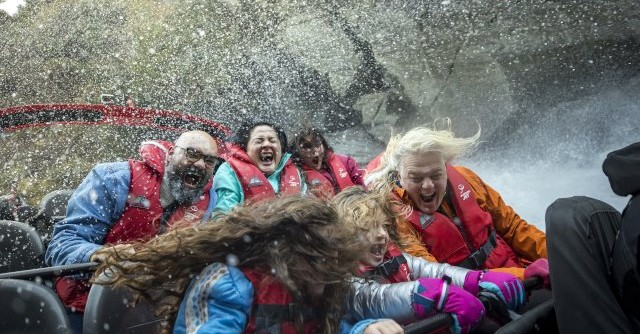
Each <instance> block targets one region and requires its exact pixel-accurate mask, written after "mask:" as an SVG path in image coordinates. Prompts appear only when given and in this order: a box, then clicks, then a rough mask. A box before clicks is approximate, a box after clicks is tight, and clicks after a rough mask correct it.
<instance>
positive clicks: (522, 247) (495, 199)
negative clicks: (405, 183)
mask: <svg viewBox="0 0 640 334" xmlns="http://www.w3.org/2000/svg"><path fill="white" fill-rule="evenodd" d="M454 168H455V169H456V170H457V171H458V172H460V174H462V176H463V177H464V178H465V179H466V180H467V182H468V183H469V186H471V190H472V191H473V193H474V195H475V197H476V201H477V202H478V205H480V207H481V208H482V209H483V210H485V211H487V212H489V213H490V214H491V217H492V218H493V226H494V227H495V229H496V233H497V234H499V235H500V236H501V237H502V238H503V239H504V240H505V241H506V242H507V244H508V245H509V246H510V247H511V248H512V249H513V250H514V251H515V253H516V254H517V255H518V256H519V257H521V258H522V259H525V260H528V261H531V262H533V261H535V260H536V259H539V258H541V257H543V258H546V257H547V237H546V235H545V234H544V232H542V231H540V230H539V229H538V228H536V227H535V226H533V225H530V224H528V223H527V222H526V221H525V220H524V219H522V218H520V216H519V215H518V214H517V213H516V212H515V211H514V210H513V208H511V207H510V206H508V205H507V204H506V203H505V202H504V201H503V200H502V197H501V196H500V194H499V193H498V192H497V191H495V190H494V189H493V188H491V187H490V186H489V185H487V184H486V183H485V182H484V181H482V179H481V178H480V177H479V176H478V175H477V174H476V173H474V172H473V171H471V170H470V169H468V168H465V167H461V166H454ZM394 191H395V192H396V194H397V195H398V196H399V197H400V198H401V200H402V202H403V203H404V204H407V205H411V206H414V204H413V202H412V201H411V199H409V196H408V195H407V194H406V193H405V190H404V189H402V188H399V187H394ZM439 211H440V212H441V213H443V214H445V215H446V216H448V217H449V218H451V219H453V217H454V215H453V208H451V207H449V204H448V203H447V201H443V202H442V204H441V205H440V208H439ZM396 229H397V233H398V237H399V238H400V241H401V244H402V245H403V248H404V250H405V251H406V252H407V253H409V254H411V255H413V256H417V257H422V258H424V259H426V260H428V261H433V262H438V260H437V259H436V258H435V257H434V256H433V255H432V254H431V253H429V251H428V250H427V248H426V246H425V245H424V244H423V243H422V238H421V236H420V232H419V231H416V230H415V229H414V227H413V226H412V225H411V223H410V222H409V221H407V220H405V219H404V217H403V216H401V217H398V219H397V220H396ZM491 270H492V271H502V272H508V273H511V274H513V275H516V276H517V277H518V278H520V279H521V280H524V268H494V269H491Z"/></svg>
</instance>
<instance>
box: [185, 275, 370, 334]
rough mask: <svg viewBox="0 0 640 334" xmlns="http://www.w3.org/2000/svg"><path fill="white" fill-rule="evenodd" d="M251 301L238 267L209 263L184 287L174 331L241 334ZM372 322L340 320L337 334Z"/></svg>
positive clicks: (247, 283) (355, 330) (358, 331)
mask: <svg viewBox="0 0 640 334" xmlns="http://www.w3.org/2000/svg"><path fill="white" fill-rule="evenodd" d="M252 304H253V286H252V285H251V282H250V281H249V280H248V279H247V277H246V276H245V275H244V274H243V273H242V271H240V269H238V268H236V267H231V266H226V265H224V264H222V263H213V264H210V265H209V266H207V267H206V268H205V269H204V270H203V271H202V272H201V273H200V275H199V276H198V278H196V279H195V280H194V281H193V282H191V285H190V286H189V288H188V289H187V292H186V293H185V295H184V297H183V300H182V304H181V305H180V310H179V311H178V317H177V318H176V323H175V325H174V327H173V333H174V334H186V333H189V334H195V333H198V334H214V333H225V334H226V333H229V334H232V333H243V332H244V329H245V326H246V325H247V323H248V322H249V318H250V317H251V306H252ZM375 321H377V320H373V319H368V320H362V321H359V322H357V323H355V324H350V323H347V322H346V321H343V322H342V324H341V326H340V333H341V334H342V333H344V334H346V333H350V334H361V333H363V332H364V329H365V328H366V327H367V326H368V325H370V324H371V323H373V322H375Z"/></svg>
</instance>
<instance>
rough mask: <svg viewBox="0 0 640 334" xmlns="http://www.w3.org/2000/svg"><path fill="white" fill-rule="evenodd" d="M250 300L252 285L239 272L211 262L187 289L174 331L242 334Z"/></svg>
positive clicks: (190, 333)
mask: <svg viewBox="0 0 640 334" xmlns="http://www.w3.org/2000/svg"><path fill="white" fill-rule="evenodd" d="M252 303H253V286H252V285H251V282H250V281H249V280H248V279H247V278H246V277H245V276H244V274H243V273H242V271H240V270H239V269H238V268H236V267H228V266H226V265H224V264H221V263H213V264H211V265H209V266H208V267H206V268H205V269H204V270H203V271H202V272H201V273H200V275H199V276H198V278H197V279H195V280H194V281H193V282H192V283H191V285H190V286H189V288H188V289H187V292H186V293H185V295H184V299H183V300H182V304H181V305H180V310H179V311H178V316H177V318H176V323H175V325H174V328H173V333H174V334H187V333H189V334H195V333H198V334H214V333H230V334H232V333H238V334H239V333H243V332H244V329H245V327H246V325H247V323H248V319H249V317H250V314H251V305H252Z"/></svg>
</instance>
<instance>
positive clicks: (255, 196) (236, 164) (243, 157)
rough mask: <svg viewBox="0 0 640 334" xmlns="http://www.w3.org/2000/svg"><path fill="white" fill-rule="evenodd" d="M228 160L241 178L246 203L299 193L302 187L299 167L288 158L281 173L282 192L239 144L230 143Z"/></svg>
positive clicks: (239, 178)
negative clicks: (277, 189)
mask: <svg viewBox="0 0 640 334" xmlns="http://www.w3.org/2000/svg"><path fill="white" fill-rule="evenodd" d="M228 149H229V151H230V153H229V155H228V159H227V162H228V163H229V166H231V168H232V169H233V171H234V172H235V173H236V176H237V177H238V180H240V184H241V185H242V190H243V191H244V200H245V203H256V202H260V201H262V200H265V199H272V198H275V197H276V196H288V195H299V194H300V191H301V189H302V184H301V182H300V174H299V173H298V168H297V167H296V166H295V165H294V164H293V163H292V162H291V160H288V161H287V162H286V163H285V165H284V168H283V170H282V173H281V175H280V192H279V193H278V194H276V192H275V190H274V189H273V187H272V186H271V184H270V183H269V180H267V177H266V176H264V174H263V173H262V172H261V171H260V170H259V169H258V167H256V165H254V164H253V162H251V158H249V155H247V152H245V151H244V150H243V149H242V148H240V147H239V146H237V145H229V146H228Z"/></svg>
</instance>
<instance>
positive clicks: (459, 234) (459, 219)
mask: <svg viewBox="0 0 640 334" xmlns="http://www.w3.org/2000/svg"><path fill="white" fill-rule="evenodd" d="M446 168H447V179H448V180H447V189H448V192H449V194H448V196H449V198H450V200H451V202H452V204H453V207H454V210H455V213H456V214H457V216H456V217H453V219H450V218H449V217H447V216H446V215H444V214H442V213H440V212H435V213H434V214H432V215H429V214H426V213H424V212H422V211H420V210H418V209H416V208H413V210H412V212H411V213H410V214H409V216H408V217H406V219H407V220H408V221H409V222H410V223H411V225H412V226H413V227H414V228H415V229H416V230H417V231H420V232H421V233H420V234H421V236H422V242H423V243H424V244H425V246H426V247H427V249H428V250H429V252H430V253H431V254H433V256H435V258H436V259H437V260H438V261H439V262H447V263H449V264H452V265H457V266H460V267H465V268H470V269H476V268H486V269H491V268H500V267H522V263H521V260H520V258H518V256H517V255H516V254H515V252H514V251H513V250H512V249H511V247H509V245H508V244H507V243H506V242H505V241H504V240H503V239H502V237H500V236H499V235H497V234H496V231H495V228H494V226H493V219H492V217H491V215H490V214H489V213H488V212H486V211H484V210H482V208H481V207H480V206H479V205H478V202H477V201H476V198H475V196H474V194H473V192H472V191H471V187H470V186H469V184H468V182H467V181H466V180H465V178H464V177H463V176H462V175H461V174H460V173H459V172H458V171H457V170H456V169H455V168H453V167H452V166H451V165H449V164H447V165H446Z"/></svg>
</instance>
